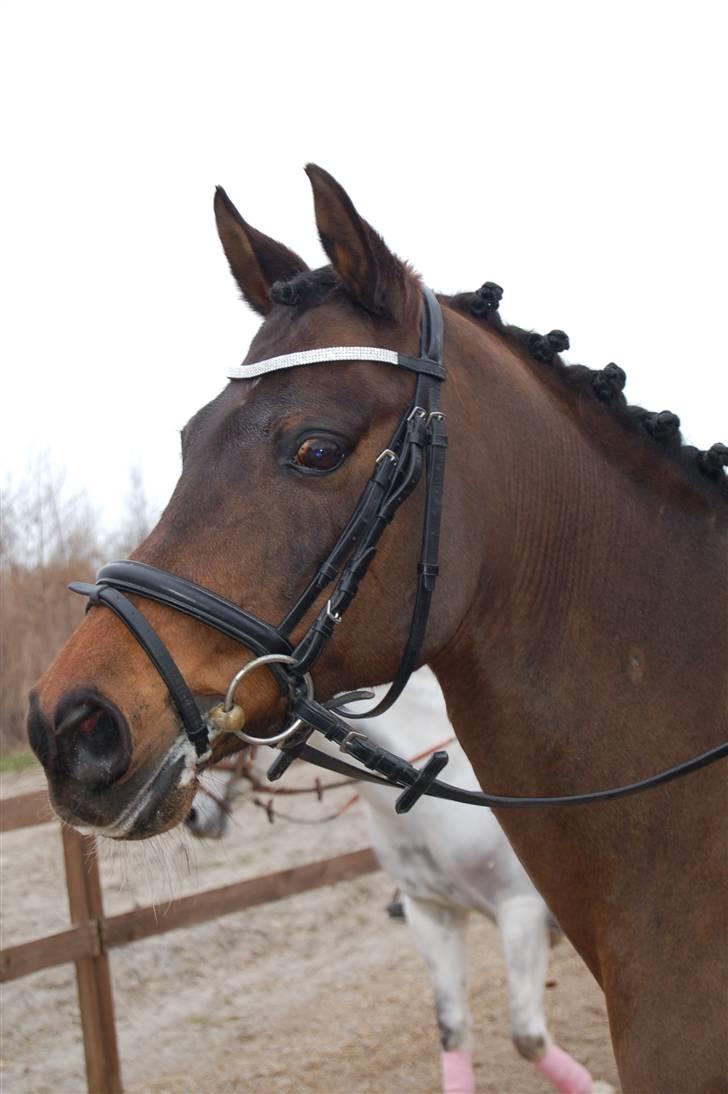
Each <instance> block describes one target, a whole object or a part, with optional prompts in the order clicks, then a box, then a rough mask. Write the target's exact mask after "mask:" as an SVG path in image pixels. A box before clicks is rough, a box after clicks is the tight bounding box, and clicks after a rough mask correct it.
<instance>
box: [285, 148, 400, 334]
mask: <svg viewBox="0 0 728 1094" xmlns="http://www.w3.org/2000/svg"><path fill="white" fill-rule="evenodd" d="M306 174H307V175H308V178H309V181H310V183H311V186H312V188H313V199H314V206H315V211H316V224H317V226H318V230H319V236H320V237H321V243H322V245H323V248H324V250H325V251H326V254H327V255H328V256H329V259H330V260H331V265H332V266H333V267H334V269H335V270H336V272H337V273H338V275H339V277H340V278H341V280H342V281H343V282H344V284H345V285H346V288H347V289H348V291H349V292H350V294H351V295H352V296H353V297H354V299H355V300H357V301H358V302H359V303H360V304H362V305H363V307H365V308H366V309H367V311H370V312H372V313H373V314H374V315H384V316H389V317H391V318H396V317H397V316H398V315H400V314H401V313H402V311H403V309H404V303H405V298H406V293H407V278H408V276H409V275H408V273H407V269H406V267H405V265H404V263H402V262H400V260H399V259H398V258H397V257H396V255H393V254H392V252H391V251H390V250H389V248H388V247H387V245H386V243H385V242H384V240H383V239H382V237H381V236H379V235H378V234H377V233H376V232H375V231H374V229H373V228H372V227H370V225H369V224H367V222H366V221H365V220H364V219H363V217H360V216H359V214H358V213H357V211H356V209H355V208H354V204H353V202H352V200H351V198H350V197H349V195H348V194H347V192H346V190H344V188H343V186H340V185H339V183H338V182H337V181H336V179H335V178H333V177H332V176H331V175H330V174H329V173H328V171H324V169H323V168H322V167H317V166H316V164H315V163H309V164H308V166H307V167H306Z"/></svg>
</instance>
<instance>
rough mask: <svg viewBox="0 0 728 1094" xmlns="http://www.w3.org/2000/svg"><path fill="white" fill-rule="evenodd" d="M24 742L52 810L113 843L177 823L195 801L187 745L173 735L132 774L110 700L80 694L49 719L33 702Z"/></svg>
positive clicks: (126, 733)
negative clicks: (42, 779)
mask: <svg viewBox="0 0 728 1094" xmlns="http://www.w3.org/2000/svg"><path fill="white" fill-rule="evenodd" d="M28 738H29V741H30V744H31V747H32V749H33V751H34V752H35V754H36V756H37V757H38V759H39V760H40V762H41V764H42V765H43V768H44V770H45V774H46V777H47V780H48V789H49V797H50V801H51V805H52V806H53V808H54V810H55V811H56V813H57V814H58V816H59V817H60V818H61V819H62V820H64V821H65V822H66V823H68V824H70V825H72V826H73V827H75V828H79V829H82V830H85V831H89V832H93V833H94V834H96V835H104V836H108V837H110V838H112V839H145V838H147V837H148V836H153V835H157V834H158V833H160V832H163V831H166V829H168V828H171V827H172V826H173V825H175V824H177V823H178V822H179V821H180V820H181V819H182V818H183V817H184V816H185V815H186V813H187V810H188V809H189V806H190V802H191V801H192V798H193V796H194V778H193V766H191V762H190V759H191V758H190V751H191V749H190V745H189V743H188V742H187V740H186V739H185V738H180V737H179V736H175V738H174V740H173V741H172V743H171V744H170V745H169V746H168V747H167V750H166V751H165V752H163V753H162V754H161V756H160V755H159V754H156V755H154V756H150V757H147V758H146V759H145V760H144V761H143V762H142V763H140V764H139V765H138V766H136V767H135V768H134V769H132V755H133V746H132V737H131V732H130V730H129V726H128V723H127V721H126V718H125V717H124V716H123V714H122V713H121V712H120V711H119V709H118V708H117V707H116V706H115V705H114V704H113V703H112V702H111V701H110V700H109V699H107V698H105V697H104V696H102V695H100V694H99V693H97V692H95V691H92V690H84V689H79V690H77V691H74V692H71V693H69V694H68V695H65V696H64V697H63V698H62V700H61V701H60V702H59V704H58V707H57V709H56V711H55V712H54V715H53V718H52V720H51V719H49V718H48V717H47V716H46V714H45V713H44V712H43V710H42V708H41V705H40V702H39V700H38V697H37V695H35V694H32V695H31V701H30V714H29V718H28Z"/></svg>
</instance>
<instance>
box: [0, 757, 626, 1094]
mask: <svg viewBox="0 0 728 1094" xmlns="http://www.w3.org/2000/svg"><path fill="white" fill-rule="evenodd" d="M292 775H293V778H294V779H295V781H299V782H301V781H303V782H307V781H310V775H309V774H308V773H306V772H300V773H292ZM38 785H40V783H39V781H38V775H37V773H35V772H33V773H26V774H24V775H21V776H18V775H16V776H8V777H5V778H4V780H3V782H2V784H1V785H0V793H2V794H3V795H8V794H15V793H20V792H22V791H24V790H27V789H31V788H36V787H37V786H38ZM349 793H350V792H349V791H348V790H346V789H344V790H339V791H334V792H331V793H330V794H328V795H327V796H326V798H325V801H324V804H323V805H318V804H317V803H316V802H315V801H313V800H312V799H308V798H294V799H290V800H289V801H287V802H286V803H285V806H283V805H282V808H285V809H286V811H287V812H289V813H291V814H295V815H296V816H297V817H301V818H305V819H308V820H312V819H314V818H315V817H317V816H320V815H321V813H322V811H325V812H329V811H330V809H331V807H332V806H334V805H335V804H337V803H339V802H341V801H343V800H346V798H347V797H348V796H349ZM367 843H368V837H367V829H366V819H365V814H364V810H363V809H362V808H361V807H360V806H356V807H354V808H353V809H351V810H349V812H347V813H346V814H344V816H343V817H341V818H340V819H339V820H337V821H335V822H333V823H331V824H322V825H312V824H293V823H287V822H285V821H277V822H276V823H275V824H273V825H271V824H269V823H268V821H267V819H266V816H265V814H264V813H263V811H262V810H260V809H257V808H255V807H254V806H253V805H252V804H251V803H250V802H247V801H244V800H241V801H239V802H238V803H237V805H236V808H235V814H234V826H233V829H232V834H231V835H230V836H229V837H228V838H227V839H226V840H225V841H222V842H217V841H216V842H206V843H200V842H199V841H195V840H193V839H192V838H191V837H190V836H189V835H188V834H187V833H183V832H181V831H176V832H174V833H170V834H169V835H167V836H166V837H162V838H161V839H160V840H157V841H150V843H148V844H138V845H126V844H125V845H109V846H104V847H102V849H101V851H100V859H101V866H102V877H103V882H104V895H105V907H106V910H107V912H109V913H113V912H120V911H125V910H128V909H129V908H132V907H135V906H136V905H140V904H147V903H149V902H151V901H154V902H155V903H156V904H157V905H158V908H159V914H160V916H162V915H163V914H164V905H165V902H166V901H167V900H169V899H170V898H171V897H174V896H178V895H182V894H185V893H188V892H193V891H195V890H202V889H208V888H213V887H216V886H218V885H222V884H226V883H229V882H231V881H234V880H239V879H241V878H246V877H253V876H255V875H257V874H264V873H268V872H269V871H272V870H277V869H282V868H283V867H285V866H289V865H294V864H298V863H303V862H306V861H310V860H313V859H319V858H326V857H327V856H329V855H333V854H338V853H340V852H343V851H348V850H354V849H355V848H358V847H363V846H366V845H367ZM0 867H1V869H2V903H1V905H0V907H1V911H2V945H3V946H8V945H13V944H16V943H19V942H24V941H27V940H29V939H31V938H34V937H38V936H40V935H42V934H47V933H50V932H52V931H56V930H62V929H64V928H65V927H66V926H67V925H68V910H67V901H66V892H65V886H64V878H63V866H62V858H61V844H60V836H59V829H58V826H57V824H47V825H43V826H41V827H37V828H32V829H25V830H20V831H17V832H11V833H9V834H7V835H4V836H3V837H2V847H1V858H0ZM391 894H392V885H391V883H390V882H389V881H388V879H387V878H386V876H385V875H383V874H381V873H378V874H374V875H371V876H369V877H365V878H362V879H360V880H357V881H353V882H347V883H343V884H339V885H336V886H332V887H330V888H328V889H322V890H318V891H316V892H312V893H305V894H303V895H301V896H296V897H292V898H290V899H289V900H285V901H281V902H278V903H274V904H269V905H266V906H264V907H260V908H254V909H252V910H249V911H246V912H241V913H238V914H235V915H230V916H226V917H224V918H222V919H220V920H218V921H216V922H211V923H206V924H203V925H201V926H198V927H193V928H189V929H186V930H183V931H172V932H170V933H169V934H166V935H162V936H159V937H156V938H152V939H148V940H146V941H143V942H138V943H135V944H134V945H131V946H127V947H124V948H122V949H118V950H115V951H113V953H112V955H111V964H112V974H113V983H114V1000H115V1006H116V1015H117V1028H118V1037H119V1046H120V1053H121V1060H122V1073H123V1080H124V1086H125V1089H126V1090H127V1091H128V1092H129V1094H147V1092H149V1094H152V1092H154V1094H167V1092H169V1094H188V1092H189V1094H193V1092H194V1094H227V1092H233V1091H254V1092H256V1094H268V1092H277V1091H296V1092H298V1091H302V1092H318V1094H365V1092H377V1094H398V1092H400V1091H401V1092H404V1091H413V1092H414V1091H416V1092H418V1094H425V1092H427V1094H429V1092H437V1091H438V1090H439V1059H438V1054H439V1046H438V1039H437V1031H436V1026H435V1022H434V1016H433V1008H432V997H431V993H430V989H429V983H428V979H427V974H426V971H425V967H424V964H423V962H422V960H421V958H420V957H419V955H418V953H417V952H416V950H415V947H414V944H413V942H412V940H411V938H410V934H409V931H408V930H407V928H406V926H404V925H403V924H402V923H401V922H398V921H393V920H390V919H389V918H388V917H387V915H386V914H385V911H384V906H385V904H386V902H387V901H388V900H389V898H390V896H391ZM469 945H470V955H471V999H472V1006H473V1014H474V1021H475V1038H476V1052H475V1069H476V1075H477V1080H478V1090H479V1092H481V1094H486V1092H490V1094H539V1092H546V1091H547V1090H549V1089H550V1087H549V1086H548V1084H546V1083H544V1081H543V1080H542V1079H541V1078H540V1077H539V1076H538V1075H536V1074H535V1073H533V1072H532V1069H531V1067H530V1065H528V1064H527V1063H525V1062H524V1061H522V1060H521V1059H520V1058H519V1057H518V1056H517V1055H516V1053H515V1051H514V1050H513V1048H512V1046H511V1043H510V1038H509V1031H508V1017H507V995H506V989H505V978H504V966H503V961H502V958H501V954H500V947H499V940H498V935H497V931H496V930H495V928H494V927H493V926H492V925H491V924H490V923H488V922H486V921H485V920H483V919H481V918H480V917H476V916H473V919H472V924H471V928H470V939H469ZM546 994H547V1012H548V1019H549V1023H550V1027H551V1031H552V1034H553V1036H554V1037H555V1038H556V1040H557V1041H558V1042H559V1043H560V1044H561V1045H562V1046H563V1047H564V1048H566V1049H568V1050H569V1051H570V1052H571V1053H572V1054H573V1055H575V1056H576V1057H577V1058H578V1059H579V1060H580V1061H581V1062H582V1063H584V1064H586V1065H587V1067H589V1068H590V1070H591V1071H592V1073H593V1074H594V1075H595V1077H598V1078H601V1079H607V1080H609V1081H610V1082H612V1083H613V1084H615V1086H616V1084H617V1076H616V1068H615V1065H614V1059H613V1056H612V1052H611V1048H610V1044H609V1035H608V1031H607V1022H606V1015H605V1010H604V1004H603V1000H602V996H601V993H600V992H599V990H598V988H597V987H596V985H595V983H594V982H593V980H592V979H591V977H590V975H589V973H588V972H587V971H586V969H585V968H584V966H583V965H582V964H581V962H580V960H579V958H578V957H577V956H576V954H575V953H574V951H573V950H572V949H571V947H570V946H569V945H568V943H566V942H563V943H561V944H560V945H559V946H557V947H556V949H555V950H553V951H552V960H551V967H550V970H549V988H548V990H547V993H546ZM1 1003H2V1011H1V1014H2V1049H1V1054H2V1061H1V1067H2V1071H0V1087H1V1089H2V1091H3V1094H31V1092H32V1094H41V1092H54V1094H66V1092H69V1094H70V1092H74V1094H75V1092H82V1091H83V1090H84V1089H85V1080H84V1068H83V1049H82V1042H81V1032H80V1025H79V1020H78V1007H77V1001H76V991H75V979H74V971H73V967H72V966H70V965H69V966H59V967H57V968H54V969H50V970H48V971H45V972H41V973H36V974H34V975H33V976H29V977H26V978H24V979H22V980H18V981H14V982H12V983H10V984H6V985H4V986H3V991H2V998H1Z"/></svg>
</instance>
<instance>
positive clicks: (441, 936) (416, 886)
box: [185, 668, 614, 1094]
mask: <svg viewBox="0 0 728 1094" xmlns="http://www.w3.org/2000/svg"><path fill="white" fill-rule="evenodd" d="M377 697H378V698H381V694H380V695H378V696H377ZM352 725H353V727H354V728H360V729H361V730H362V731H363V732H365V733H366V734H367V736H368V737H370V738H372V739H373V740H375V741H377V742H378V743H379V744H381V745H384V747H386V748H391V749H396V750H400V751H403V752H404V753H405V754H406V755H408V756H414V755H415V754H418V755H421V756H422V758H423V759H424V758H425V756H426V755H429V754H431V752H432V751H434V750H435V748H437V747H439V746H438V745H437V744H436V742H438V741H442V742H444V743H445V744H446V745H447V750H448V753H449V755H450V763H449V765H448V772H449V777H450V778H452V779H455V780H456V781H457V784H458V786H464V787H466V788H470V789H473V790H475V789H477V787H478V780H477V779H476V777H475V772H474V771H473V769H472V767H471V766H470V764H469V763H468V759H467V757H466V755H465V753H464V752H463V750H462V748H461V747H460V746H459V744H458V742H457V741H456V740H454V739H453V738H452V736H451V734H452V728H451V726H450V723H449V722H448V720H447V712H446V710H445V702H444V699H443V696H442V692H441V690H440V688H439V686H438V684H437V681H436V680H435V678H434V676H433V675H432V673H431V672H430V670H429V669H426V668H423V669H420V670H419V671H418V672H416V673H415V674H414V675H413V676H412V679H411V680H410V681H409V683H408V685H407V687H406V688H405V690H404V692H403V694H402V697H401V699H400V700H399V702H398V703H397V704H396V706H394V707H393V708H392V709H391V710H389V711H386V712H385V713H384V714H382V716H381V717H379V718H372V719H363V720H362V721H361V722H355V723H352ZM433 746H434V747H433ZM321 747H322V748H323V750H324V752H326V753H327V754H333V755H336V753H337V751H338V750H337V749H336V746H335V745H332V744H330V743H329V742H328V741H326V740H325V739H324V742H323V744H322V745H321ZM273 758H274V753H273V752H272V750H271V749H261V750H260V751H259V752H258V753H257V754H256V756H255V760H254V761H253V762H254V764H255V777H256V780H258V779H260V778H261V777H262V772H264V771H265V768H266V767H267V766H268V765H269V764H270V763H271V762H272V760H273ZM234 779H235V773H234V772H232V771H220V770H213V771H205V772H203V773H202V775H201V776H200V784H201V788H200V790H199V791H198V793H197V794H196V795H195V798H194V802H193V805H192V809H191V810H190V814H189V816H188V817H187V818H186V821H185V824H186V825H187V827H188V828H189V830H190V831H191V832H192V833H193V834H194V835H196V836H198V837H199V838H200V839H205V838H212V839H219V838H221V837H222V836H223V835H224V834H225V833H226V832H228V833H229V832H230V826H229V825H228V820H229V806H228V801H229V797H228V791H229V790H230V787H231V782H229V781H228V780H234ZM264 781H265V780H264V779H263V782H264ZM356 789H357V792H358V794H359V796H360V797H361V799H362V801H363V803H364V806H365V811H366V814H367V820H368V822H369V831H370V835H371V841H372V847H373V849H374V852H375V853H376V856H377V858H378V859H379V862H380V864H381V866H382V869H383V870H384V871H385V872H386V873H387V874H388V875H389V877H390V878H391V880H392V882H393V883H394V885H396V886H397V888H398V889H399V891H400V893H401V895H402V902H403V905H404V910H405V918H406V920H407V925H408V926H409V928H410V930H411V931H412V932H413V934H414V937H415V941H416V943H417V947H418V949H419V950H420V952H421V954H422V956H423V958H424V959H425V961H426V963H427V968H428V971H429V974H430V980H431V983H432V989H433V993H434V996H435V1013H436V1015H437V1024H438V1028H439V1033H440V1043H441V1046H442V1051H441V1056H440V1066H441V1074H442V1089H443V1092H444V1094H474V1092H475V1073H474V1071H473V1066H472V1016H471V1012H470V1007H469V1004H468V986H467V981H468V963H467V954H466V948H465V933H466V929H467V925H468V920H469V918H470V915H471V913H473V912H475V913H476V914H479V915H484V916H485V917H486V918H487V919H489V920H491V921H492V922H493V923H495V924H496V926H497V928H498V933H499V935H500V942H501V946H502V949H503V957H504V959H505V963H506V972H507V986H508V999H509V1005H510V1012H511V1039H512V1041H513V1045H514V1047H515V1049H516V1051H517V1052H518V1053H519V1054H520V1056H521V1057H523V1059H524V1060H526V1061H528V1062H529V1063H530V1064H531V1066H532V1067H534V1068H535V1070H536V1071H537V1072H538V1073H539V1074H540V1075H542V1076H543V1077H544V1078H546V1079H547V1080H549V1081H550V1082H551V1083H552V1085H553V1086H554V1088H555V1089H556V1090H558V1091H559V1092H560V1094H613V1089H614V1088H613V1087H612V1086H610V1084H609V1083H606V1082H603V1081H599V1080H597V1081H596V1082H595V1081H594V1080H593V1079H592V1076H591V1074H590V1073H589V1071H588V1070H587V1068H585V1067H584V1066H583V1065H582V1064H580V1063H579V1062H578V1061H576V1060H575V1059H574V1058H573V1057H572V1056H570V1055H569V1053H568V1052H566V1051H565V1050H564V1049H563V1048H561V1047H560V1046H559V1045H557V1044H555V1043H554V1040H553V1038H552V1036H551V1034H550V1032H549V1030H548V1027H547V1025H546V1015H545V1011H544V994H545V980H546V972H547V968H548V959H549V949H550V946H551V944H552V942H553V941H558V938H559V932H558V930H557V928H556V924H555V921H554V920H553V917H552V916H551V913H550V912H549V910H548V908H547V907H546V904H545V903H544V901H543V899H542V897H541V896H540V895H539V894H538V892H537V891H536V889H535V888H534V886H533V883H532V882H531V880H530V879H529V877H528V874H527V873H526V871H525V870H524V868H523V866H522V865H521V863H520V862H519V861H518V859H517V857H516V854H515V852H514V851H513V848H512V847H511V845H510V844H509V842H508V839H507V838H506V835H505V832H504V831H503V829H502V828H501V826H500V825H499V824H498V822H497V820H496V819H495V817H494V816H493V813H492V811H491V810H490V809H477V808H474V807H473V806H463V805H459V804H457V803H454V802H447V801H440V800H438V799H437V798H427V797H426V798H423V799H422V801H421V802H420V803H418V805H417V808H416V809H413V810H412V811H411V812H408V813H405V814H402V815H398V814H397V813H395V811H394V808H393V803H394V799H393V796H392V789H391V788H390V787H384V786H378V785H376V784H374V783H370V782H365V781H361V782H359V783H357V784H356ZM233 793H234V790H233ZM350 800H351V799H350ZM335 816H336V814H335V813H334V814H329V819H331V818H332V817H335ZM309 819H310V818H309ZM238 822H239V823H241V822H240V817H238ZM238 834H239V835H242V829H241V828H238ZM406 1020H407V1019H406V1015H403V1017H402V1021H403V1022H406ZM362 1034H363V1035H364V1036H366V1031H364V1030H363V1031H362Z"/></svg>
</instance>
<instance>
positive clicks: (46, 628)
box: [0, 458, 151, 752]
mask: <svg viewBox="0 0 728 1094" xmlns="http://www.w3.org/2000/svg"><path fill="white" fill-rule="evenodd" d="M0 509H1V516H2V519H1V521H0V605H1V611H2V625H1V626H0V750H1V751H3V752H7V751H14V750H17V749H19V748H24V747H26V737H25V717H26V712H27V699H28V691H29V689H30V687H31V686H32V684H33V682H34V681H35V680H36V679H37V678H38V676H40V674H41V673H42V672H43V671H44V669H45V668H46V667H47V665H48V664H49V663H50V661H51V660H52V659H53V657H54V656H55V654H56V652H57V651H58V650H59V649H60V647H61V646H62V645H63V643H64V642H65V640H66V638H67V637H68V635H69V634H70V633H71V631H72V630H73V628H74V627H75V626H76V624H77V623H78V621H79V620H80V618H81V616H82V615H83V610H84V604H85V602H84V600H83V598H82V597H79V596H74V595H73V594H72V593H70V592H68V590H67V588H66V586H67V585H68V582H69V581H74V580H75V581H85V580H89V579H90V578H91V577H93V574H94V573H95V571H96V570H97V569H98V567H99V565H100V564H101V563H102V562H103V561H104V560H106V559H108V558H113V557H116V558H120V557H121V558H123V557H124V556H125V555H127V554H128V553H129V551H130V550H131V549H132V548H133V547H134V546H135V545H136V544H137V543H138V542H139V541H140V540H141V539H143V538H144V536H145V535H146V533H147V531H148V530H149V526H150V523H151V521H150V516H149V507H148V505H147V502H146V498H145V496H144V489H143V486H142V482H141V477H140V475H139V473H138V472H137V471H133V472H132V475H131V489H130V492H129V496H128V498H127V505H126V514H125V518H124V521H123V522H122V527H121V528H120V529H119V530H118V531H117V532H116V533H114V534H111V535H110V534H109V533H108V532H106V531H104V529H103V527H102V525H101V521H100V520H99V517H98V514H97V513H96V512H95V511H94V509H93V508H92V506H91V505H90V504H89V502H88V499H87V498H86V497H85V495H83V494H77V495H74V496H70V495H69V494H68V492H67V491H66V490H65V489H64V484H63V475H62V474H59V473H57V472H54V471H53V470H52V469H51V466H50V463H49V461H48V459H47V458H43V459H41V460H39V461H38V463H37V465H36V467H35V468H34V469H33V470H32V472H30V473H29V474H28V475H26V477H25V478H24V479H23V481H22V482H21V483H19V484H18V485H8V486H6V487H5V488H4V489H3V490H2V495H1V497H0Z"/></svg>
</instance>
